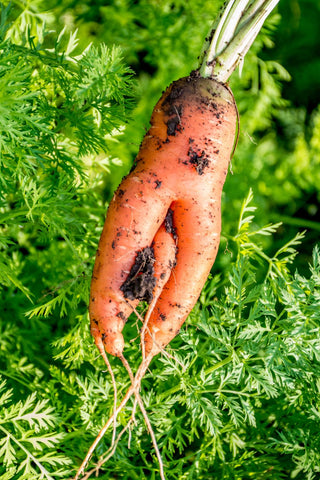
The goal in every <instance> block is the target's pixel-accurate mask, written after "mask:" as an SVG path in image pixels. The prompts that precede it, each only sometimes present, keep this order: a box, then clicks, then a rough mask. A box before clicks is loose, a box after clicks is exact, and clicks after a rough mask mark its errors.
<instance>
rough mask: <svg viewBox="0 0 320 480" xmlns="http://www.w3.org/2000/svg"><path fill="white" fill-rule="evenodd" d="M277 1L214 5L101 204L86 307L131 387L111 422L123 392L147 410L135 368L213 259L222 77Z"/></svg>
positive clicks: (225, 101)
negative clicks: (105, 205)
mask: <svg viewBox="0 0 320 480" xmlns="http://www.w3.org/2000/svg"><path fill="white" fill-rule="evenodd" d="M278 1H279V0H254V1H252V0H230V1H229V2H228V3H227V4H226V5H225V6H224V10H223V11H222V12H221V15H220V17H219V19H218V22H215V23H214V24H213V27H212V29H211V32H210V34H209V36H208V37H207V38H206V41H205V45H204V49H203V52H202V55H201V65H200V68H199V70H196V71H194V72H193V73H192V74H191V75H189V76H188V77H184V78H181V79H179V80H177V81H175V82H173V83H172V84H171V85H170V86H169V87H168V88H167V89H166V90H165V91H164V92H163V94H162V96H161V98H160V99H159V101H158V102H157V104H156V105H155V107H154V110H153V113H152V116H151V121H150V123H151V126H150V129H149V130H148V132H147V133H146V135H145V137H144V139H143V141H142V144H141V147H140V150H139V153H138V156H137V159H136V163H135V166H134V168H133V170H132V171H131V173H130V174H129V175H128V176H127V177H125V178H124V179H123V181H122V182H121V184H120V186H119V187H118V189H117V191H116V192H115V195H114V197H113V199H112V201H111V203H110V206H109V209H108V212H107V217H106V221H105V225H104V228H103V232H102V235H101V238H100V242H99V247H98V251H97V257H96V261H95V266H94V271H93V276H92V284H91V292H90V306H89V312H90V319H91V333H92V335H93V337H94V339H95V342H96V344H97V346H98V348H99V349H100V352H101V351H102V346H101V345H102V342H103V345H104V348H105V350H106V351H107V352H108V353H110V354H111V355H114V356H118V357H119V358H120V360H121V361H122V363H123V365H124V366H125V367H126V369H127V372H128V373H129V375H130V380H131V386H130V388H129V390H128V391H127V393H126V394H125V396H124V397H123V400H122V401H121V403H120V405H119V406H118V407H117V408H115V410H114V417H113V420H114V422H115V419H116V416H117V415H118V413H119V411H120V410H121V409H122V408H124V406H125V405H126V403H127V401H128V400H129V398H130V397H131V396H132V395H135V397H136V402H137V403H138V405H139V406H140V408H141V410H142V412H143V414H144V417H145V418H147V417H146V412H145V410H144V407H143V404H142V401H141V397H140V395H139V388H140V383H141V380H142V378H143V376H144V373H145V372H146V370H147V368H148V366H149V364H150V362H151V360H152V358H153V357H154V356H155V355H157V354H158V353H159V352H160V351H163V350H164V348H165V347H166V345H167V344H168V343H169V342H170V341H171V340H172V339H173V338H174V337H175V336H176V335H177V334H178V332H179V330H180V328H181V326H182V324H183V323H184V321H185V319H186V318H187V316H188V314H189V313H190V311H191V310H192V308H193V306H194V305H195V303H196V301H197V299H198V297H199V294H200V292H201V289H202V287H203V285H204V283H205V281H206V278H207V276H208V274H209V272H210V269H211V267H212V265H213V263H214V261H215V258H216V255H217V251H218V246H219V241H220V230H221V194H222V188H223V185H224V181H225V178H226V174H227V171H228V166H229V161H230V157H231V155H232V153H233V150H234V143H235V133H236V127H237V123H239V117H238V111H237V107H236V104H235V100H234V97H233V94H232V92H231V90H230V88H229V87H228V86H227V84H226V82H227V80H228V78H229V76H230V75H231V73H232V72H233V70H234V69H235V68H236V66H237V65H238V64H239V63H240V65H241V61H242V59H243V57H244V55H245V54H246V52H247V51H248V49H249V47H250V45H251V44H252V42H253V41H254V39H255V37H256V35H257V33H258V32H259V30H260V28H261V26H262V24H263V22H264V20H265V18H266V17H267V16H268V15H269V13H270V12H271V10H272V9H273V8H274V7H275V5H276V4H277V3H278ZM140 301H146V302H147V303H149V309H148V311H147V314H146V316H145V318H144V319H142V320H143V321H144V324H143V326H142V330H141V346H142V357H143V359H142V362H141V364H140V366H139V368H138V370H137V372H136V375H135V377H133V374H132V372H131V369H130V367H129V365H128V363H127V361H126V360H125V358H124V356H123V350H124V339H123V335H122V330H123V327H124V324H125V322H126V320H127V318H128V317H129V315H130V314H131V312H132V311H136V307H137V305H138V304H139V302H140ZM138 315H139V314H138ZM139 317H140V316H139ZM102 355H104V354H103V352H102ZM106 363H107V364H108V362H106ZM111 423H112V420H111V419H109V420H108V422H107V424H106V425H105V427H103V429H102V430H101V432H100V433H99V435H98V437H97V438H96V440H95V442H94V443H93V445H92V446H91V448H90V449H89V452H88V454H87V456H86V458H85V460H84V461H83V463H82V465H81V467H80V468H79V470H78V473H77V475H76V477H75V479H77V478H79V475H80V473H81V472H82V471H83V470H84V468H85V466H86V463H87V462H88V460H89V458H90V456H91V454H92V452H93V451H94V449H95V447H96V445H97V443H98V441H99V440H100V438H102V436H103V435H104V433H105V431H106V429H107V428H108V427H109V425H111ZM147 425H148V429H149V432H150V434H151V436H152V439H153V443H154V447H155V450H156V451H157V452H158V448H157V445H156V442H155V437H154V435H153V432H152V429H151V424H150V422H147ZM159 464H160V476H161V478H162V479H164V473H163V470H162V462H160V461H159Z"/></svg>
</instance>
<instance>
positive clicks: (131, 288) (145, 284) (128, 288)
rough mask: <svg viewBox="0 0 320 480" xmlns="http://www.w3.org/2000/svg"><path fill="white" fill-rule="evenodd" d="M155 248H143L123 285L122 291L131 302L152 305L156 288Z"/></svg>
mask: <svg viewBox="0 0 320 480" xmlns="http://www.w3.org/2000/svg"><path fill="white" fill-rule="evenodd" d="M154 262H155V258H154V250H153V247H146V248H143V249H142V250H141V251H140V252H138V253H137V256H136V260H135V262H134V264H133V266H132V268H131V270H130V273H129V275H128V277H127V279H126V280H125V282H124V283H123V284H122V285H121V287H120V290H121V291H122V292H123V294H124V296H125V297H126V298H128V299H129V300H143V301H145V302H147V303H150V302H151V300H152V299H153V294H152V292H153V290H154V287H155V286H156V278H155V276H154Z"/></svg>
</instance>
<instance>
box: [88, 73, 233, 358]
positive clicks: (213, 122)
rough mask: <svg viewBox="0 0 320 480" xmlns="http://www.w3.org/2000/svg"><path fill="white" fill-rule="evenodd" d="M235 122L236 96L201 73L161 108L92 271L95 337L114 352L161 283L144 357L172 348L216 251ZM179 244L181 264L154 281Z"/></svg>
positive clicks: (112, 211)
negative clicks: (164, 256) (162, 252)
mask: <svg viewBox="0 0 320 480" xmlns="http://www.w3.org/2000/svg"><path fill="white" fill-rule="evenodd" d="M236 122H237V112H236V107H235V102H234V99H233V96H232V94H231V93H230V90H229V89H228V88H227V87H226V86H224V85H222V84H220V83H218V82H216V81H215V80H212V79H208V78H201V77H199V76H198V75H196V74H193V75H192V76H189V77H186V78H183V79H180V80H178V81H177V82H174V83H173V84H171V86H170V87H169V88H168V89H167V90H166V91H165V92H164V94H163V95H162V97H161V99H160V100H159V102H158V103H157V104H156V106H155V108H154V112H153V114H152V117H151V128H150V129H149V131H148V132H147V134H146V136H145V138H144V140H143V142H142V145H141V148H140V152H139V155H138V157H137V163H136V166H135V168H134V169H133V171H132V172H131V173H130V175H128V176H127V177H126V178H125V179H124V180H123V182H122V183H121V185H120V187H119V188H118V190H117V191H116V193H115V195H114V197H113V199H112V201H111V204H110V207H109V210H108V214H107V218H106V222H105V226H104V229H103V232H102V236H101V239H100V244H99V248H98V252H97V259H96V263H95V267H94V272H93V278H92V287H91V295H90V298H91V300H90V315H91V332H92V334H93V336H94V337H95V338H97V337H99V336H102V337H103V341H104V345H105V348H106V350H107V352H109V353H111V354H113V355H117V356H119V355H121V353H122V352H123V346H124V343H123V337H122V334H121V331H122V328H123V326H124V323H125V320H126V319H127V317H128V315H129V314H130V313H131V311H132V308H133V307H135V306H136V305H137V303H138V302H139V301H141V300H146V301H148V302H150V301H151V299H152V298H153V295H154V292H153V291H154V289H155V288H157V290H158V291H159V289H161V288H160V287H159V284H161V282H162V283H163V287H164V288H163V290H162V292H161V295H160V298H159V301H158V302H157V303H156V306H155V310H154V315H153V316H152V317H151V318H150V321H149V329H150V333H147V334H146V339H145V342H146V352H147V353H149V352H150V351H151V350H152V351H153V352H154V354H155V353H158V352H159V351H160V349H161V348H163V347H164V346H165V345H167V343H168V342H169V341H170V340H171V339H172V338H173V337H174V335H175V334H176V333H177V331H178V329H179V328H180V326H181V324H182V323H183V321H184V319H185V318H186V317H187V315H188V313H189V312H190V310H191V309H192V307H193V306H194V304H195V302H196V300H197V298H198V296H199V294H200V291H201V289H202V287H203V284H204V282H205V280H206V278H207V276H208V273H209V271H210V268H211V267H212V264H213V262H214V259H215V256H216V253H217V249H218V245H219V235H220V203H221V192H222V186H223V183H224V180H225V177H226V173H227V169H228V163H229V159H230V154H231V151H232V148H233V142H234V135H235V129H236ZM161 225H163V226H161ZM165 230H166V231H165ZM160 237H162V238H163V237H167V240H164V241H163V240H160ZM173 239H175V242H176V245H177V256H176V259H175V260H176V261H175V262H173V259H172V258H171V259H170V258H168V261H167V265H166V267H165V268H163V272H162V277H163V278H162V279H161V275H159V276H158V278H157V276H155V272H154V270H155V267H156V268H158V261H157V259H156V254H157V252H158V250H159V245H160V244H161V242H162V243H163V244H166V241H168V240H171V241H169V244H168V249H169V250H170V245H171V244H172V241H173ZM162 248H163V247H162ZM174 253H175V252H174ZM168 257H170V254H169V253H168ZM171 257H173V254H172V253H171ZM170 260H171V267H173V269H172V271H170ZM169 272H170V275H169V274H168V273H169ZM167 277H169V279H168V281H167V282H165V281H164V280H167ZM162 280H163V281H162ZM160 326H161V328H160ZM159 329H160V331H161V334H159V333H158V332H159ZM151 336H153V337H154V340H155V342H156V343H158V340H159V346H158V347H155V346H153V347H152V341H151ZM160 336H161V341H160Z"/></svg>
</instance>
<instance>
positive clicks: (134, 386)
mask: <svg viewBox="0 0 320 480" xmlns="http://www.w3.org/2000/svg"><path fill="white" fill-rule="evenodd" d="M103 358H104V359H105V358H107V357H106V354H105V352H104V355H103ZM151 360H152V357H151V356H148V357H147V358H146V360H145V361H143V362H141V364H140V366H139V368H138V370H137V372H136V375H135V377H133V375H132V371H131V369H130V367H129V369H130V377H131V378H132V380H131V385H130V387H129V388H128V390H127V392H126V394H125V396H124V397H123V399H122V401H121V402H120V404H119V405H118V407H117V408H116V409H115V410H114V412H113V414H112V415H111V416H110V417H109V419H108V420H107V422H106V423H105V425H104V426H103V427H102V428H101V430H100V432H99V433H98V435H97V436H96V438H95V440H94V442H93V443H92V445H91V447H90V448H89V450H88V452H87V454H86V456H85V458H84V460H83V462H82V464H81V465H80V467H79V469H78V471H77V473H76V475H75V477H74V479H73V480H79V479H80V476H81V475H82V474H83V473H84V470H85V468H86V466H87V464H88V462H89V460H90V458H91V456H92V454H93V452H94V451H95V449H96V447H97V445H98V443H99V442H100V440H101V439H102V438H103V437H104V435H105V433H106V431H107V430H108V428H109V427H110V425H112V423H113V424H114V422H115V421H116V419H117V417H118V415H119V413H120V412H121V411H122V410H123V408H124V407H125V406H126V404H127V403H128V401H129V400H130V398H131V397H132V396H133V395H135V396H136V400H137V402H138V404H139V407H140V409H141V405H142V410H141V411H142V414H143V411H144V412H145V409H144V406H143V403H142V400H141V397H140V396H139V393H138V395H136V392H139V389H140V385H141V381H142V379H143V377H144V375H145V372H146V370H147V368H148V366H149V364H150V362H151ZM108 363H109V362H108ZM127 365H128V364H127ZM128 366H129V365H128ZM128 373H129V371H128ZM139 400H140V403H141V404H140V403H139ZM128 423H131V422H130V420H129V422H128ZM147 427H148V429H149V428H150V430H151V431H152V427H151V424H150V421H149V419H148V424H147ZM127 428H128V424H127V425H126V429H127ZM150 430H149V432H150ZM120 433H121V432H120ZM150 435H151V433H150ZM151 436H152V435H151ZM153 437H154V434H153ZM154 440H155V437H154ZM117 441H118V439H117V438H116V439H115V441H114V444H113V447H114V445H115V444H116V443H117ZM155 444H156V441H155ZM112 451H113V450H112ZM158 452H159V449H158ZM160 458H161V457H160ZM159 465H160V471H161V475H162V474H163V464H162V460H161V462H159ZM161 469H162V470H161ZM164 479H165V477H164V476H162V477H161V480H164Z"/></svg>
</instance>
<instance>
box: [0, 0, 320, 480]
mask: <svg viewBox="0 0 320 480" xmlns="http://www.w3.org/2000/svg"><path fill="white" fill-rule="evenodd" d="M8 3H9V2H4V3H2V4H1V25H0V169H1V172H0V479H1V480H10V479H14V480H15V479H23V480H24V479H25V480H29V479H30V480H31V479H32V480H37V479H56V478H62V479H71V478H72V476H73V475H74V474H75V472H76V469H77V468H78V467H79V465H80V464H81V461H82V460H83V458H84V456H85V454H86V452H87V450H88V448H89V446H90V445H91V443H92V441H93V440H94V438H95V436H96V435H97V433H98V432H99V430H100V428H101V427H102V426H103V424H104V423H105V422H106V420H107V418H108V417H109V415H110V414H111V412H112V408H113V389H112V384H111V379H110V376H109V374H108V373H107V372H106V371H105V366H104V363H103V361H102V359H101V358H100V357H99V355H98V352H97V350H96V348H95V346H94V345H93V342H92V339H91V337H90V334H89V327H88V324H89V321H88V313H87V304H88V293H89V287H90V276H91V271H92V267H93V262H94V256H95V251H96V248H97V243H98V240H99V236H100V233H101V230H102V226H103V222H104V217H105V212H106V208H107V205H108V202H109V200H110V198H111V197H112V194H113V191H114V189H115V188H116V186H117V185H118V184H119V182H120V180H121V178H122V176H123V175H124V174H126V173H127V172H128V170H129V169H130V167H131V165H132V162H133V160H134V158H135V155H136V153H137V151H138V148H139V144H140V141H141V139H142V137H143V135H144V133H145V131H146V129H147V128H148V122H149V118H150V114H151V111H152V109H153V106H154V104H155V102H156V101H157V99H158V98H159V96H160V95H161V92H162V90H163V89H164V88H165V87H166V86H167V85H168V84H169V83H170V82H171V81H172V80H174V79H177V78H179V77H181V76H184V75H187V74H188V73H189V72H190V71H191V70H192V69H194V68H196V66H197V56H198V55H199V53H200V50H201V45H202V42H203V39H204V37H205V35H206V33H207V31H208V29H209V27H210V24H211V21H212V19H213V18H214V16H215V15H216V13H217V11H218V10H219V7H220V6H221V3H222V2H221V1H209V0H203V1H200V0H190V1H186V0H177V1H175V2H173V1H168V0H162V1H157V0H149V1H147V0H97V1H93V0H91V1H90V0H83V1H81V0H80V1H75V0H61V1H53V0H49V1H47V0H29V1H26V0H21V1H17V0H12V1H11V3H10V5H8ZM319 23H320V4H319V3H318V2H317V1H316V0H301V1H300V2H298V1H297V0H280V3H279V7H278V8H277V9H276V11H275V12H274V13H272V15H271V16H270V18H269V19H268V20H267V22H266V23H265V26H264V28H263V30H262V32H261V33H260V34H259V36H258V38H257V39H256V41H255V43H254V45H253V47H252V49H251V50H250V52H249V53H248V55H247V57H246V59H245V63H244V68H243V72H242V76H241V77H239V74H238V72H235V73H234V74H233V77H232V79H231V87H232V90H233V92H234V95H235V98H236V101H237V104H238V108H239V112H240V116H241V130H240V139H239V145H238V147H237V150H236V154H235V156H234V158H233V160H232V169H230V172H229V175H228V178H227V181H226V184H225V188H224V193H223V198H222V202H223V203H222V210H223V217H222V219H223V231H222V239H221V246H220V250H219V254H218V258H217V261H216V264H215V265H214V268H213V270H212V274H211V276H210V278H209V279H208V281H207V284H206V286H205V288H204V289H203V292H202V294H201V297H200V299H199V302H198V303H197V305H196V307H195V308H194V310H193V312H192V313H191V315H190V316H189V319H188V320H187V322H186V325H185V326H184V328H183V329H182V331H181V334H180V335H179V336H178V337H177V338H176V339H174V341H172V342H171V345H170V346H169V347H168V349H167V350H168V352H169V353H170V354H171V356H170V357H165V356H158V357H157V358H156V359H154V361H153V362H152V364H151V367H150V370H149V371H148V372H147V375H146V377H145V379H144V381H143V384H142V397H143V400H144V402H145V405H146V408H147V411H148V414H149V416H150V420H151V423H152V425H153V428H154V430H155V432H156V437H157V441H158V444H159V448H160V451H161V454H162V458H163V462H164V467H165V472H166V477H167V479H168V480H170V479H171V480H184V479H206V480H207V479H214V480H215V479H217V480H218V479H219V480H220V479H226V480H229V479H230V480H249V479H251V478H254V479H255V480H264V479H271V478H272V479H275V480H278V479H279V480H280V479H291V478H293V479H298V480H305V479H306V480H313V479H319V478H320V434H319V432H320V414H319V411H320V401H319V398H320V397H319V391H320V382H319V378H320V377H319V374H320V331H319V329H320V314H319V311H320V308H319V307H320V251H319V248H318V246H317V242H318V235H319V230H320V216H319V196H320V190H319V184H320V107H319V104H320V89H319V82H318V79H319V73H320V57H319V51H320V37H319V35H318V29H319ZM141 308H143V306H142V307H141ZM125 336H126V339H127V343H126V352H127V357H128V360H129V361H130V364H131V366H132V368H133V370H135V369H136V368H137V366H138V364H139V361H140V357H141V354H140V353H141V352H140V350H139V341H138V338H137V336H138V331H137V321H136V319H135V318H134V317H133V318H132V321H131V322H128V324H127V325H126V331H125ZM111 362H112V368H113V370H114V373H115V377H116V381H117V386H118V395H119V396H121V395H122V394H123V392H124V391H125V390H126V389H127V388H128V386H129V379H128V377H127V374H126V372H125V371H124V369H123V367H122V366H121V364H120V362H119V361H118V360H117V359H111ZM131 413H132V404H130V403H129V404H128V405H127V407H126V408H125V410H124V411H123V412H122V414H121V415H120V416H119V418H118V432H120V430H121V428H122V427H123V426H125V425H126V423H127V421H128V420H129V418H130V415H131ZM136 419H137V423H136V425H135V426H134V428H133V429H132V431H131V441H130V442H129V440H130V435H129V433H128V432H126V433H125V434H124V435H123V436H122V437H121V439H120V441H119V443H118V446H117V449H116V452H115V454H114V455H113V456H112V457H111V458H110V459H109V461H108V462H106V463H104V464H103V465H102V467H101V468H100V469H99V472H98V478H104V479H110V480H113V479H128V480H129V479H130V480H132V479H148V480H149V479H150V480H152V479H158V478H159V466H158V463H157V459H156V456H155V453H154V450H153V448H152V444H151V440H150V437H149V435H148V434H147V429H146V426H145V424H144V421H143V418H142V416H141V415H140V413H139V412H137V414H136ZM128 442H129V445H128ZM110 444H111V431H110V432H109V431H108V432H107V434H106V435H105V437H104V438H103V439H102V440H101V442H100V444H99V445H98V447H97V449H96V451H95V453H94V455H93V457H92V460H91V463H90V467H89V468H93V467H94V464H95V463H96V462H97V461H98V459H100V458H103V455H105V454H106V452H107V450H108V449H109V447H110ZM129 447H130V448H129Z"/></svg>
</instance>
